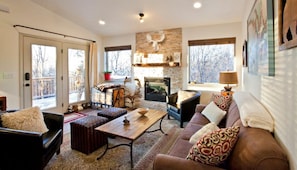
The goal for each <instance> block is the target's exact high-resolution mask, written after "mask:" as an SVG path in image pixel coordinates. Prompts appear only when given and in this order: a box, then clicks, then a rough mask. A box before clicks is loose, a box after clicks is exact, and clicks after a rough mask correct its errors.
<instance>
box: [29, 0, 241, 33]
mask: <svg viewBox="0 0 297 170" xmlns="http://www.w3.org/2000/svg"><path fill="white" fill-rule="evenodd" d="M31 1H33V2H35V3H37V4H39V5H40V6H42V7H44V8H46V9H48V10H50V11H53V12H54V13H56V14H58V15H60V16H62V17H64V18H66V19H68V20H70V21H72V22H74V23H77V24H78V25H81V26H82V27H85V28H87V29H88V30H90V31H92V32H94V33H96V34H98V35H101V36H115V35H122V34H130V33H137V32H146V31H157V30H161V29H169V28H184V27H195V26H201V25H213V24H223V23H232V22H240V21H241V19H242V16H243V11H244V7H245V4H246V0H199V1H200V2H202V7H201V8H200V9H195V8H193V3H194V0H31ZM140 12H142V13H144V20H145V22H144V23H140V22H139V13H140ZM99 20H104V21H105V23H106V24H105V25H100V24H99V23H98V21H99Z"/></svg>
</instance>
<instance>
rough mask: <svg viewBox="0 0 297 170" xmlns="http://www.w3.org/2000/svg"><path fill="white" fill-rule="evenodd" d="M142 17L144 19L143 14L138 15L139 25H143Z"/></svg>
mask: <svg viewBox="0 0 297 170" xmlns="http://www.w3.org/2000/svg"><path fill="white" fill-rule="evenodd" d="M143 17H144V14H143V13H139V22H140V23H143V22H144V19H143Z"/></svg>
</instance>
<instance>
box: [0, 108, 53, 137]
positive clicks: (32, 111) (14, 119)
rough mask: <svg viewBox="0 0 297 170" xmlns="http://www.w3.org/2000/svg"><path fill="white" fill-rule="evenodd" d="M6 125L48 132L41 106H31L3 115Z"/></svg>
mask: <svg viewBox="0 0 297 170" xmlns="http://www.w3.org/2000/svg"><path fill="white" fill-rule="evenodd" d="M1 120H2V125H3V126H4V127H7V128H10V129H16V130H25V131H32V132H40V133H46V132H47V131H48V128H47V127H46V124H45V122H44V119H43V114H42V112H41V111H40V109H39V107H31V108H27V109H23V110H20V111H16V112H11V113H5V114H2V115H1Z"/></svg>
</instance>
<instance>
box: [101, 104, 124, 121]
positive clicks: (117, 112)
mask: <svg viewBox="0 0 297 170" xmlns="http://www.w3.org/2000/svg"><path fill="white" fill-rule="evenodd" d="M124 114H127V110H126V109H122V108H117V107H109V108H103V109H101V110H99V111H98V113H97V115H98V116H102V117H106V118H108V119H109V121H111V120H113V119H115V118H118V117H120V116H122V115H124Z"/></svg>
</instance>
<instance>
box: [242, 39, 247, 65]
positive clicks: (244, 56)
mask: <svg viewBox="0 0 297 170" xmlns="http://www.w3.org/2000/svg"><path fill="white" fill-rule="evenodd" d="M242 66H243V67H247V66H248V62H247V41H246V40H245V41H244V42H243V45H242Z"/></svg>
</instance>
